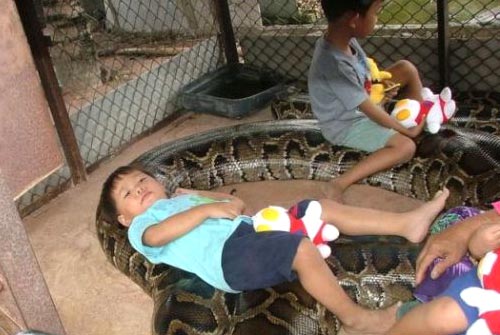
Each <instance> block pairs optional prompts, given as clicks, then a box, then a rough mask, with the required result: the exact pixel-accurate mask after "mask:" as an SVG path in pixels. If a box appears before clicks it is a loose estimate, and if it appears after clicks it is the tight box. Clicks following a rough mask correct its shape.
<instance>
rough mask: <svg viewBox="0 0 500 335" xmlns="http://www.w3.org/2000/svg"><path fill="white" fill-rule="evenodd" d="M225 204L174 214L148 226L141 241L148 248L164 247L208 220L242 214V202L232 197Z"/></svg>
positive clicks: (206, 205) (212, 204) (202, 206)
mask: <svg viewBox="0 0 500 335" xmlns="http://www.w3.org/2000/svg"><path fill="white" fill-rule="evenodd" d="M233 198H234V199H231V200H229V201H227V202H213V203H208V204H202V205H199V206H196V207H193V208H191V209H188V210H186V211H184V212H181V213H178V214H175V215H173V216H171V217H169V218H167V219H165V220H163V221H161V222H159V223H158V224H155V225H153V226H150V227H149V228H147V229H146V231H145V232H144V234H143V235H142V241H143V243H144V244H145V245H147V246H150V247H156V246H162V245H165V244H167V243H169V242H171V241H173V240H175V239H176V238H178V237H180V236H182V235H184V234H186V233H188V232H189V231H191V230H192V229H194V228H195V227H197V226H198V225H200V224H202V223H203V221H205V220H206V219H208V218H227V219H234V218H235V217H237V216H238V215H240V214H241V213H242V212H243V208H244V204H243V202H242V201H241V200H240V199H238V198H236V197H233Z"/></svg>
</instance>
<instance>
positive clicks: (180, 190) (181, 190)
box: [175, 187, 241, 201]
mask: <svg viewBox="0 0 500 335" xmlns="http://www.w3.org/2000/svg"><path fill="white" fill-rule="evenodd" d="M175 194H176V195H182V194H197V195H200V196H202V197H207V198H211V199H214V200H218V201H224V200H234V199H238V200H240V201H241V199H239V198H237V197H235V196H234V195H231V194H228V193H223V192H214V191H201V190H192V189H189V188H182V187H178V188H177V189H176V190H175Z"/></svg>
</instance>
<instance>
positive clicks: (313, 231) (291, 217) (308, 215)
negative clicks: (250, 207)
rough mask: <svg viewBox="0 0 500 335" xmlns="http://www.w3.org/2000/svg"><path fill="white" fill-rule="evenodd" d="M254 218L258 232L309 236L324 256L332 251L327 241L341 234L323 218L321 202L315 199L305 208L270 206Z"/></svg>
mask: <svg viewBox="0 0 500 335" xmlns="http://www.w3.org/2000/svg"><path fill="white" fill-rule="evenodd" d="M302 204H305V202H302ZM252 220H253V225H254V228H255V230H256V231H257V232H261V231H268V230H282V231H289V232H291V233H301V234H303V235H304V236H309V238H310V239H311V241H312V242H313V243H314V244H315V245H316V246H317V247H318V249H319V252H320V253H321V255H322V256H323V258H327V257H328V256H330V253H331V249H330V247H329V246H328V244H327V242H329V241H333V240H335V239H336V238H337V237H338V236H339V230H338V229H337V228H335V227H334V226H332V225H331V224H327V223H325V222H324V221H323V220H321V204H320V203H319V202H317V201H314V200H313V201H310V202H309V203H307V207H305V208H298V207H297V206H294V207H292V208H291V209H290V210H286V209H285V208H283V207H279V206H269V207H266V208H264V209H261V210H260V211H259V212H257V214H255V215H254V216H253V217H252Z"/></svg>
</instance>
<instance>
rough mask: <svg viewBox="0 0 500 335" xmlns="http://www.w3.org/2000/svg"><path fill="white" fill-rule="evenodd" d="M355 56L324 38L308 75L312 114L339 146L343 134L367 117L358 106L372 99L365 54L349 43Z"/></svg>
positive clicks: (327, 135)
mask: <svg viewBox="0 0 500 335" xmlns="http://www.w3.org/2000/svg"><path fill="white" fill-rule="evenodd" d="M349 45H350V47H351V50H352V52H353V55H352V56H349V55H346V54H345V53H344V52H342V51H340V50H339V49H337V48H336V47H335V46H333V45H331V44H330V43H328V42H327V41H326V40H325V38H324V37H321V38H320V39H318V41H317V42H316V47H315V49H314V55H313V58H312V62H311V66H310V68H309V75H308V81H307V84H308V88H309V95H310V97H311V106H312V111H313V113H314V115H315V116H316V118H317V119H318V121H319V126H320V128H321V132H322V133H323V136H324V137H325V138H326V139H327V140H328V141H330V142H331V143H338V142H339V141H341V139H342V138H343V137H344V136H345V134H344V133H343V131H346V130H347V129H348V128H350V127H351V126H352V125H353V124H354V123H355V122H356V121H358V120H360V119H362V118H365V117H367V116H366V115H365V114H364V113H362V112H361V111H360V110H359V108H358V107H359V105H360V104H361V103H362V102H363V101H365V100H366V99H368V98H369V96H368V93H367V92H366V89H365V82H366V81H367V80H370V78H369V73H370V72H369V70H368V65H367V62H366V54H365V52H364V51H363V49H362V48H361V46H360V45H359V43H358V42H357V41H356V39H352V40H351V41H350V43H349Z"/></svg>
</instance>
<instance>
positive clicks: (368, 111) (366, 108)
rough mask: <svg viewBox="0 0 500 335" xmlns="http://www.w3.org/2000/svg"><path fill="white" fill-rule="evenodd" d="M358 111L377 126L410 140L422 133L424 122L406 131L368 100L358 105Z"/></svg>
mask: <svg viewBox="0 0 500 335" xmlns="http://www.w3.org/2000/svg"><path fill="white" fill-rule="evenodd" d="M359 109H360V110H361V111H362V112H363V113H365V115H366V116H368V117H369V118H370V119H371V120H373V121H374V122H376V123H378V124H379V125H381V126H383V127H385V128H389V129H394V130H395V131H397V132H399V133H401V134H403V135H405V136H408V137H410V138H414V137H417V136H418V135H419V134H420V133H421V132H422V130H423V129H424V126H425V122H421V123H420V124H419V125H417V126H415V127H412V128H409V129H407V128H405V127H403V126H402V125H401V124H400V123H399V122H397V121H396V120H394V119H393V118H392V117H391V116H390V115H389V114H388V113H387V112H386V111H385V110H383V109H382V108H381V107H380V106H377V105H376V104H374V103H373V102H372V101H371V100H370V99H366V100H365V101H363V102H362V103H361V105H359Z"/></svg>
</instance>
